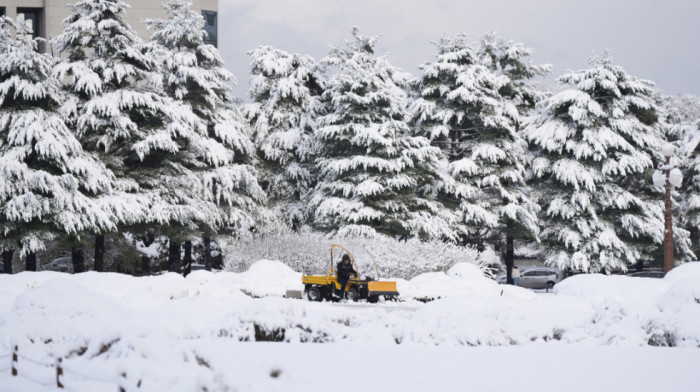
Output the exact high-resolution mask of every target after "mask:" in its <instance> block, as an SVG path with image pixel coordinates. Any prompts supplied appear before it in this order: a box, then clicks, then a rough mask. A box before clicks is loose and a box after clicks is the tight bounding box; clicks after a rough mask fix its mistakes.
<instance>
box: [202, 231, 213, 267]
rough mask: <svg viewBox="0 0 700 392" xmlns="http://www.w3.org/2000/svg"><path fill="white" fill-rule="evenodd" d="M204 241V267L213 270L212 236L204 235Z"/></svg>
mask: <svg viewBox="0 0 700 392" xmlns="http://www.w3.org/2000/svg"><path fill="white" fill-rule="evenodd" d="M202 242H203V243H204V250H203V251H202V252H203V253H204V269H205V270H207V271H211V238H210V237H209V236H204V237H202Z"/></svg>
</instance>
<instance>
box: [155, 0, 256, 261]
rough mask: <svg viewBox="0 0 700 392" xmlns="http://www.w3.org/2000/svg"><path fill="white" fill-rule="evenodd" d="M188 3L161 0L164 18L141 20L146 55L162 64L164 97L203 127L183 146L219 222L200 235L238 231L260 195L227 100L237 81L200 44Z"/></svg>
mask: <svg viewBox="0 0 700 392" xmlns="http://www.w3.org/2000/svg"><path fill="white" fill-rule="evenodd" d="M191 3H192V2H191V1H187V0H170V1H166V2H164V3H163V4H162V7H163V9H164V10H165V14H166V18H165V19H153V20H147V21H146V24H147V25H148V27H149V29H150V30H151V31H153V35H152V38H151V43H150V45H149V52H150V54H151V55H153V57H155V58H158V59H160V60H161V61H162V62H161V63H160V68H161V72H162V74H163V80H164V89H165V92H166V94H167V95H168V96H169V97H171V98H172V99H174V100H176V101H178V102H180V103H182V104H185V105H187V106H189V107H191V108H192V111H193V113H194V115H195V116H196V118H197V119H198V121H199V122H200V123H202V124H204V132H203V133H202V134H201V135H199V139H197V140H192V139H190V141H189V144H188V145H187V146H185V147H184V151H186V153H188V154H190V155H191V156H192V157H193V158H194V160H193V161H192V162H190V163H189V164H187V169H188V170H190V171H192V172H193V173H195V174H196V175H197V176H199V177H200V178H201V182H202V184H203V187H202V189H201V192H202V196H203V198H204V200H205V201H207V202H209V203H214V204H216V205H217V207H218V219H217V221H218V224H217V225H216V226H214V225H211V224H209V223H208V222H203V223H205V224H204V225H200V229H201V230H202V231H204V232H205V235H211V234H212V233H214V232H215V231H216V230H217V229H221V228H223V229H224V230H226V231H228V232H239V231H240V230H241V229H243V228H244V227H250V226H252V225H254V224H255V223H256V221H257V220H258V219H259V217H260V216H261V208H260V207H261V204H262V203H264V199H265V193H264V191H263V190H262V189H261V188H260V186H259V185H258V180H257V173H256V171H255V168H254V167H253V166H252V164H253V163H254V155H255V148H254V147H253V144H252V142H251V140H250V136H249V130H248V128H247V124H246V121H245V119H244V118H243V116H242V115H241V113H240V112H239V110H238V108H237V107H236V101H235V100H234V99H233V97H232V92H231V84H232V83H235V81H236V79H235V78H234V76H233V75H232V74H231V73H230V72H229V71H227V70H226V69H225V68H224V63H223V60H222V59H221V55H220V54H219V50H218V49H217V48H215V47H214V46H212V45H208V44H205V43H204V37H205V34H206V33H205V31H204V23H205V22H204V18H203V17H202V15H200V14H198V13H196V12H194V11H192V10H191V8H190V7H191ZM187 234H188V233H185V235H184V237H187ZM181 237H182V235H181ZM205 242H207V241H205ZM205 252H207V251H206V250H205Z"/></svg>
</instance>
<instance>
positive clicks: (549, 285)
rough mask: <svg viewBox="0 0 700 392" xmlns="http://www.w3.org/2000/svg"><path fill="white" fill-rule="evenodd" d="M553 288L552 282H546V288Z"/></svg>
mask: <svg viewBox="0 0 700 392" xmlns="http://www.w3.org/2000/svg"><path fill="white" fill-rule="evenodd" d="M553 288H554V282H547V290H551V289H553Z"/></svg>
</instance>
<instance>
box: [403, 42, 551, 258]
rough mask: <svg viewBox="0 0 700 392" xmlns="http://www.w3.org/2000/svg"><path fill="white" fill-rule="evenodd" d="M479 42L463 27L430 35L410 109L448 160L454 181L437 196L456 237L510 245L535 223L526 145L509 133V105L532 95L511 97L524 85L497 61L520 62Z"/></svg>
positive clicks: (515, 117)
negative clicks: (453, 218) (454, 221)
mask: <svg viewBox="0 0 700 392" xmlns="http://www.w3.org/2000/svg"><path fill="white" fill-rule="evenodd" d="M487 38H488V37H487ZM485 42H486V43H488V44H490V45H491V46H487V45H486V44H484V46H483V47H482V48H481V51H482V52H476V53H475V51H474V49H473V47H472V45H471V43H470V42H469V40H468V38H467V37H466V36H465V35H464V34H459V35H457V36H456V37H454V38H448V37H443V38H442V39H441V40H440V41H439V42H437V47H438V55H437V58H436V60H435V61H434V62H432V63H428V64H425V65H423V66H422V67H421V69H422V71H423V73H424V75H423V78H422V79H421V80H420V82H419V84H418V89H419V94H420V97H419V98H418V99H417V100H416V101H415V102H414V103H413V104H412V106H411V109H412V111H413V113H414V115H415V118H416V120H417V121H416V124H415V125H416V132H418V133H419V134H421V135H425V136H427V137H429V138H430V139H431V141H432V143H433V144H434V145H436V146H439V147H440V148H441V149H442V151H443V152H444V153H445V155H446V156H447V159H448V161H449V166H448V170H449V174H450V175H451V176H452V177H453V179H454V184H455V185H454V186H453V187H451V188H450V187H446V188H445V189H444V192H442V194H441V196H442V199H443V200H444V201H445V202H446V203H447V204H448V205H450V206H453V207H454V208H455V209H456V210H457V211H458V212H459V214H460V222H459V225H458V232H459V233H460V234H461V239H462V242H464V243H467V242H482V241H484V240H487V239H491V240H495V241H497V242H500V241H502V240H505V242H506V246H509V247H510V249H511V250H512V241H513V237H514V236H515V235H518V236H520V237H525V238H527V237H534V238H536V237H537V233H538V230H539V229H538V226H537V216H536V211H537V205H536V204H535V203H533V202H532V201H531V200H530V199H529V197H528V196H527V194H526V192H525V191H524V185H525V182H524V181H525V177H524V176H525V167H524V165H523V156H524V154H525V152H526V145H525V143H524V141H523V140H522V138H521V137H520V136H519V134H518V132H517V126H518V123H519V119H520V113H519V112H518V106H516V104H520V105H522V106H523V107H525V106H526V105H527V102H529V101H528V100H533V99H534V97H532V96H530V95H527V96H526V98H522V97H519V100H516V99H515V98H514V97H516V96H518V94H519V93H520V94H523V95H526V93H529V91H528V90H527V89H526V87H524V85H523V84H522V83H521V82H520V81H519V80H517V81H515V80H513V79H510V77H509V76H508V75H507V73H508V72H510V71H511V69H510V67H511V65H510V64H508V65H503V64H505V63H508V62H509V61H510V62H511V63H517V64H518V65H522V66H525V63H524V61H523V60H522V58H517V62H516V61H515V60H512V59H510V60H509V59H507V58H505V57H503V55H502V54H501V53H498V52H497V50H502V49H501V48H496V47H495V45H494V44H493V43H492V42H491V41H485ZM496 43H497V42H496ZM489 51H490V52H489ZM476 54H479V55H481V56H482V57H483V58H481V59H480V58H479V57H478V56H477V55H476ZM489 55H490V56H489ZM482 63H485V64H487V65H488V66H487V65H484V64H482ZM489 67H493V68H494V69H490V68H489ZM513 74H514V75H516V72H515V71H513ZM517 75H519V74H517ZM501 92H508V93H509V94H512V96H513V97H508V98H511V99H507V98H506V97H504V96H502V95H501ZM521 100H522V101H523V102H521Z"/></svg>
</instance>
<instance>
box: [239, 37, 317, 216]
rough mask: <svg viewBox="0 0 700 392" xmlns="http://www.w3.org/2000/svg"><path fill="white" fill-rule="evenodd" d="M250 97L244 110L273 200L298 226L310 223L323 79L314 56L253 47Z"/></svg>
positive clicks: (279, 211)
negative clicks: (310, 202) (250, 100)
mask: <svg viewBox="0 0 700 392" xmlns="http://www.w3.org/2000/svg"><path fill="white" fill-rule="evenodd" d="M248 54H249V55H250V58H251V59H250V64H251V83H250V96H251V98H252V99H253V103H251V104H249V105H246V107H245V114H246V117H247V118H248V121H249V122H250V123H251V125H252V130H253V139H254V141H255V145H256V147H257V150H258V155H259V156H260V157H261V160H262V171H261V177H260V181H261V184H263V188H264V189H265V190H266V192H267V195H268V197H269V201H270V205H271V206H274V208H275V209H276V210H277V214H278V215H279V216H281V217H282V219H283V221H284V222H285V223H286V224H287V225H288V226H289V227H291V228H292V229H293V230H296V229H298V228H299V227H300V226H301V225H303V224H305V223H307V221H308V218H309V215H310V211H309V210H308V200H307V198H308V193H309V191H310V190H311V189H313V186H314V178H315V173H314V172H313V161H314V137H313V136H314V129H315V128H316V117H317V116H318V115H320V114H322V105H321V103H320V98H321V93H322V92H323V81H322V80H321V77H320V69H319V67H318V65H317V64H316V62H315V60H314V59H313V58H311V57H309V56H303V55H300V54H290V53H287V52H284V51H282V50H279V49H275V48H272V47H270V46H261V47H259V48H258V49H256V50H253V51H250V52H248Z"/></svg>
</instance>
